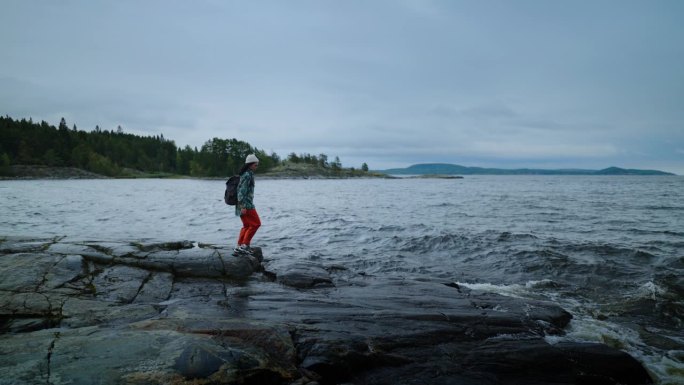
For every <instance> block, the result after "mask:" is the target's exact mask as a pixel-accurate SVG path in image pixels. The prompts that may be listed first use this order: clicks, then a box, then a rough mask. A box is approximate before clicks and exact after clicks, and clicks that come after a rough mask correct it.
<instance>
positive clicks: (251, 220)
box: [238, 209, 261, 246]
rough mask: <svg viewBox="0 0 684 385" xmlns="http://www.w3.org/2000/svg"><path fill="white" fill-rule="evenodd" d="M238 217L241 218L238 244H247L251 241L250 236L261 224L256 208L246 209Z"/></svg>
mask: <svg viewBox="0 0 684 385" xmlns="http://www.w3.org/2000/svg"><path fill="white" fill-rule="evenodd" d="M240 219H241V220H242V229H241V230H240V236H239V237H238V245H247V246H249V244H250V242H252V237H254V234H256V232H257V230H259V226H261V220H260V219H259V214H257V211H256V209H247V212H246V213H244V214H243V215H240Z"/></svg>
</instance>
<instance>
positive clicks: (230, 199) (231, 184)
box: [223, 175, 240, 206]
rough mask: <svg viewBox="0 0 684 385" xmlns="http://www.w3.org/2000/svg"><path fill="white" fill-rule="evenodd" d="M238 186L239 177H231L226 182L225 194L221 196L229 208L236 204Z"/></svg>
mask: <svg viewBox="0 0 684 385" xmlns="http://www.w3.org/2000/svg"><path fill="white" fill-rule="evenodd" d="M239 184H240V176H239V175H233V176H231V177H230V178H229V179H228V181H226V192H225V193H224V194H223V200H224V201H225V202H226V204H227V205H229V206H235V205H236V204H237V189H238V185H239Z"/></svg>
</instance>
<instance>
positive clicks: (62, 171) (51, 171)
mask: <svg viewBox="0 0 684 385" xmlns="http://www.w3.org/2000/svg"><path fill="white" fill-rule="evenodd" d="M404 170H408V168H407V169H404ZM621 170H622V169H621ZM9 171H10V174H11V175H0V180H40V179H45V180H69V179H208V180H222V179H225V178H228V176H225V177H194V176H187V175H179V174H149V173H132V174H131V175H128V176H121V177H109V176H105V175H100V174H96V173H93V172H90V171H86V170H83V169H79V168H74V167H52V166H43V165H14V166H10V170H9ZM547 171H548V172H545V173H503V174H495V173H482V174H474V173H471V174H467V173H464V174H458V175H457V174H449V173H425V174H421V173H411V174H401V173H386V174H385V173H381V172H379V171H376V172H369V173H368V174H366V175H345V174H341V175H330V174H327V175H326V174H317V173H312V172H310V171H309V172H302V173H293V172H291V171H288V172H267V173H264V174H257V177H258V178H259V179H262V180H278V179H283V180H296V179H312V180H323V179H463V178H464V176H473V175H477V176H530V175H533V176H677V174H672V173H665V172H662V171H658V172H654V173H649V172H642V173H612V174H611V173H593V174H592V173H574V174H573V173H569V172H559V173H553V172H552V170H547ZM626 171H631V170H626ZM635 171H641V170H635ZM646 171H649V170H646Z"/></svg>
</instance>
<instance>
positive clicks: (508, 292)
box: [455, 279, 554, 298]
mask: <svg viewBox="0 0 684 385" xmlns="http://www.w3.org/2000/svg"><path fill="white" fill-rule="evenodd" d="M455 283H456V284H457V285H459V286H463V287H467V288H468V289H470V290H476V291H484V292H487V293H495V294H500V295H504V296H507V297H515V298H530V296H532V295H533V294H535V289H543V288H546V287H549V286H550V285H553V283H554V282H553V281H552V280H549V279H542V280H539V281H527V282H526V283H525V284H517V283H514V284H510V285H497V284H493V283H468V282H458V281H457V282H455Z"/></svg>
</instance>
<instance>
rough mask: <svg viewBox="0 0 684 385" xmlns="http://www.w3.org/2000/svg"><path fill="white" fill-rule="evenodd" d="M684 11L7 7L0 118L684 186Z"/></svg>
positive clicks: (352, 156) (0, 12) (622, 6)
mask: <svg viewBox="0 0 684 385" xmlns="http://www.w3.org/2000/svg"><path fill="white" fill-rule="evenodd" d="M683 20H684V1H679V0H671V1H665V0H653V1H647V0H639V1H629V0H615V1H608V0H591V1H589V0H587V1H578V0H567V1H560V0H559V1H551V0H515V1H509V0H500V1H497V0H483V1H474V0H473V1H458V0H444V1H437V0H435V1H429V0H421V1H418V0H387V1H373V0H364V1H361V0H359V1H355V0H351V1H350V0H339V1H325V0H311V1H296V0H292V1H278V0H273V1H258V0H250V1H219V0H214V1H210V0H204V1H201V0H197V1H180V0H178V1H170V0H159V1H143V0H136V1H134V0H117V1H114V0H111V1H98V0H62V1H49V0H42V1H36V0H0V113H1V114H2V115H9V116H10V117H12V118H15V119H20V118H29V117H31V118H33V120H34V121H40V120H46V121H47V122H49V123H50V124H53V125H58V123H59V120H60V118H61V117H64V118H65V119H66V120H67V123H68V124H69V126H72V125H74V124H75V125H76V126H77V127H78V128H79V129H81V130H86V131H91V130H93V129H94V128H95V126H96V125H99V126H100V127H101V128H102V129H109V130H111V129H116V128H117V126H119V125H120V126H122V127H123V129H124V131H126V132H130V133H135V134H139V135H159V134H163V135H164V137H165V138H167V139H172V140H174V141H175V142H176V145H177V146H179V147H185V146H186V145H190V146H192V147H195V146H196V147H198V148H199V147H201V146H202V144H203V143H204V142H206V141H207V140H210V139H211V138H214V137H218V138H224V139H229V138H237V139H240V140H244V141H247V142H249V143H250V144H251V145H252V146H255V147H257V148H260V149H263V150H265V151H268V152H270V151H274V152H276V153H277V154H278V155H280V156H282V157H286V156H287V155H288V154H289V153H291V152H295V153H310V154H319V153H325V154H327V155H328V156H329V157H330V159H331V160H332V159H334V157H335V156H339V157H340V159H341V161H342V164H343V165H344V166H345V167H359V166H360V165H361V163H362V162H366V163H368V165H369V166H370V168H371V169H383V168H389V167H406V166H409V165H411V164H414V163H427V162H446V163H455V164H461V165H465V166H486V167H502V168H518V167H540V168H592V169H599V168H604V167H608V166H619V167H626V168H649V169H660V170H665V171H671V172H675V173H677V174H684V21H683Z"/></svg>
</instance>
